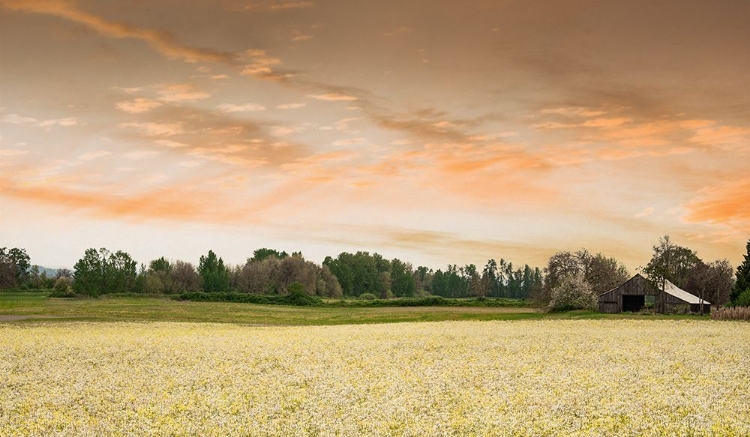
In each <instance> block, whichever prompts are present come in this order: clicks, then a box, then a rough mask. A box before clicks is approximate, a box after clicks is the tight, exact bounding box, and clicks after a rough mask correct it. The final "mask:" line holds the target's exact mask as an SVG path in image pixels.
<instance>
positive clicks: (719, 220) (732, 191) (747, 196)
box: [683, 178, 750, 234]
mask: <svg viewBox="0 0 750 437" xmlns="http://www.w3.org/2000/svg"><path fill="white" fill-rule="evenodd" d="M684 207H685V208H686V209H687V210H688V212H687V214H685V216H684V217H683V218H684V220H685V221H687V222H690V223H711V224H715V225H727V226H729V227H730V228H734V229H736V230H737V231H739V232H741V233H744V234H750V178H744V179H737V180H731V181H726V182H723V183H720V184H717V185H713V186H710V187H706V188H703V189H702V190H700V191H699V192H698V194H697V196H696V197H695V198H694V199H692V200H691V201H689V202H688V203H686V204H685V205H684Z"/></svg>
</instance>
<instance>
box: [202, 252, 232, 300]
mask: <svg viewBox="0 0 750 437" xmlns="http://www.w3.org/2000/svg"><path fill="white" fill-rule="evenodd" d="M198 273H199V274H200V275H201V278H202V279H203V291H206V292H214V291H226V290H227V289H228V288H229V269H227V267H226V266H225V265H224V260H223V259H221V258H219V257H217V256H216V254H215V253H214V251H213V250H209V251H208V255H207V256H201V258H200V263H199V264H198Z"/></svg>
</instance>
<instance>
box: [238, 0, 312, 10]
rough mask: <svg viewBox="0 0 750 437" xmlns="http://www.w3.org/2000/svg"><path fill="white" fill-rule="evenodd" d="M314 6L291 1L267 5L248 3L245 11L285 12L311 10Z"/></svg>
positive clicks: (306, 2)
mask: <svg viewBox="0 0 750 437" xmlns="http://www.w3.org/2000/svg"><path fill="white" fill-rule="evenodd" d="M313 6H315V3H313V2H308V1H296V2H295V1H292V2H278V1H274V2H268V3H250V4H248V5H245V10H247V11H285V10H290V9H303V8H311V7H313Z"/></svg>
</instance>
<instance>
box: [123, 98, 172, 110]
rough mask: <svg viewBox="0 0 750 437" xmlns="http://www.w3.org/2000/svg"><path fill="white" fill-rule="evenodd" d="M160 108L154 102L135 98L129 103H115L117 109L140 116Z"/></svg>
mask: <svg viewBox="0 0 750 437" xmlns="http://www.w3.org/2000/svg"><path fill="white" fill-rule="evenodd" d="M159 106H161V103H159V102H157V101H156V100H151V99H144V98H137V99H133V100H131V101H126V102H119V103H117V109H119V110H121V111H125V112H127V113H130V114H142V113H144V112H149V111H151V110H154V109H156V108H158V107H159Z"/></svg>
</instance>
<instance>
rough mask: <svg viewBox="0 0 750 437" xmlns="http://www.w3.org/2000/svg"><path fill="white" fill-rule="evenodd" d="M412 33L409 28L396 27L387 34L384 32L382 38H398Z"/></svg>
mask: <svg viewBox="0 0 750 437" xmlns="http://www.w3.org/2000/svg"><path fill="white" fill-rule="evenodd" d="M412 31H413V29H412V28H411V27H408V26H400V27H398V28H396V29H392V30H389V31H387V32H384V33H383V36H388V37H391V36H398V35H407V34H409V33H411V32H412Z"/></svg>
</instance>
